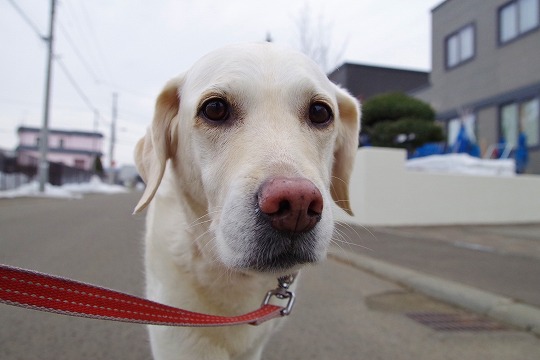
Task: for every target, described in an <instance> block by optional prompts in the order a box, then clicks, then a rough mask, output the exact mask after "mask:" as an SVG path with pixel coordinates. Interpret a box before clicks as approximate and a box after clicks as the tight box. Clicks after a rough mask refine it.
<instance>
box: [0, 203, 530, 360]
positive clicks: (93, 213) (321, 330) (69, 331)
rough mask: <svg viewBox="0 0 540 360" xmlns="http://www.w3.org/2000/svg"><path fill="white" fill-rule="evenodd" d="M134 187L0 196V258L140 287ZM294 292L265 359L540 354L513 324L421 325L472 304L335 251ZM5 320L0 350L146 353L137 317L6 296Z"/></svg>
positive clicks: (34, 355) (13, 355) (70, 355)
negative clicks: (343, 259)
mask: <svg viewBox="0 0 540 360" xmlns="http://www.w3.org/2000/svg"><path fill="white" fill-rule="evenodd" d="M138 195H139V194H136V193H134V194H124V195H93V196H87V197H86V198H84V199H82V200H55V199H15V200H5V199H0V262H3V263H7V264H10V265H15V266H19V267H27V268H31V269H34V270H38V271H44V272H49V273H53V274H56V275H61V276H65V277H69V278H74V279H77V280H82V281H85V282H90V283H94V284H97V285H101V286H105V287H109V288H113V289H117V290H120V291H126V292H129V293H132V294H135V295H142V288H143V280H142V279H143V270H142V241H141V239H142V233H143V230H144V217H143V216H132V215H131V210H132V208H133V206H134V205H135V204H136V202H137V198H138ZM360 235H361V237H362V236H364V235H365V234H360ZM355 236H356V235H355ZM349 240H354V239H353V238H352V237H349ZM359 249H362V248H359ZM381 251H382V250H381ZM386 251H392V250H391V249H390V248H388V249H386ZM297 296H298V302H297V305H296V307H295V309H294V312H293V314H292V315H291V316H290V317H289V318H288V319H286V323H285V325H284V326H283V328H282V331H281V332H279V333H278V334H276V335H275V336H274V337H273V338H272V340H271V341H270V343H269V344H268V346H267V348H266V350H265V353H264V356H263V358H264V359H266V360H277V359H370V360H374V359H389V360H394V359H398V360H399V359H403V360H413V359H414V360H422V359H426V360H428V359H429V360H437V359H450V360H453V359H455V360H457V359H459V360H467V359H471V360H472V359H474V360H476V359H490V360H493V359H494V360H498V359H500V360H508V359H525V360H527V359H530V360H537V359H538V358H540V340H539V339H538V338H537V337H534V336H533V335H531V334H530V333H527V332H523V331H518V330H516V329H512V328H511V327H506V328H505V330H497V331H481V332H477V331H436V330H433V329H432V328H429V327H427V326H424V325H421V324H419V323H417V322H416V321H413V320H411V319H410V318H409V317H408V316H407V314H409V313H412V312H437V313H452V314H458V315H468V316H469V315H471V314H468V313H466V312H464V311H462V310H459V309H455V308H452V307H450V306H448V305H446V304H443V303H440V302H437V301H433V300H431V299H429V298H426V297H424V296H422V295H420V294H416V293H411V292H410V291H408V290H406V289H404V288H402V287H400V286H399V285H397V284H394V283H392V282H390V281H387V280H384V279H381V278H378V277H376V276H373V275H372V274H369V273H366V272H362V271H359V270H357V269H354V268H352V267H349V266H347V265H344V264H340V263H337V262H335V261H327V262H326V263H325V264H322V265H318V266H316V267H313V268H309V269H306V271H303V272H302V276H301V280H300V286H299V289H298V293H297ZM275 321H283V320H282V319H280V320H275ZM0 324H1V325H0V359H7V360H11V359H25V360H26V359H29V360H31V359H149V358H150V352H149V346H148V342H147V337H146V331H145V328H144V326H141V325H136V324H123V323H115V322H105V321H97V320H89V319H79V318H70V317H66V316H60V315H54V314H47V313H40V312H36V311H30V310H24V309H18V308H15V307H11V306H7V305H0ZM499 325H500V324H499ZM502 325H503V326H504V324H502Z"/></svg>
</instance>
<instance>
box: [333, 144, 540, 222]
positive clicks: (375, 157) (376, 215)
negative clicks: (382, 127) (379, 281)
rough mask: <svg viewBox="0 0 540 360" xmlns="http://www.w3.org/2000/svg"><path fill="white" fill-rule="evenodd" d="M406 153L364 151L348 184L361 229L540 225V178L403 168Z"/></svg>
mask: <svg viewBox="0 0 540 360" xmlns="http://www.w3.org/2000/svg"><path fill="white" fill-rule="evenodd" d="M405 161H406V153H405V151H404V150H395V149H385V148H362V149H360V150H359V151H358V154H357V158H356V164H355V169H354V172H353V175H352V180H351V184H350V188H351V206H352V209H353V211H354V213H355V216H354V217H352V218H351V217H350V216H348V215H347V214H345V213H344V212H343V211H341V210H337V211H336V214H337V220H340V221H346V222H354V223H357V224H360V225H381V226H393V225H395V226H397V225H439V224H494V223H530V222H540V176H528V175H521V176H515V177H489V176H473V175H453V174H451V175H450V174H432V173H423V172H415V171H407V170H406V169H405Z"/></svg>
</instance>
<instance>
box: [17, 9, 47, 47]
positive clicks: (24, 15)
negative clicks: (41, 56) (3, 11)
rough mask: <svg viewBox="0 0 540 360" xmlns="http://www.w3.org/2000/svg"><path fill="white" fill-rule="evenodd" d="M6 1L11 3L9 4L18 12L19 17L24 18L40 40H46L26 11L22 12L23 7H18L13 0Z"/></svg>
mask: <svg viewBox="0 0 540 360" xmlns="http://www.w3.org/2000/svg"><path fill="white" fill-rule="evenodd" d="M8 2H9V3H10V4H11V6H13V8H14V9H15V11H17V13H19V15H20V16H21V18H22V19H23V20H24V22H26V24H27V25H28V26H30V27H31V28H32V30H34V32H35V33H36V35H37V36H38V37H39V38H40V39H41V40H47V37H46V36H44V35H43V34H42V33H41V30H39V28H38V27H37V25H36V24H35V23H34V22H33V21H32V19H30V17H29V16H28V15H26V13H25V12H24V10H23V9H21V8H20V7H19V5H17V3H16V2H15V1H13V0H8Z"/></svg>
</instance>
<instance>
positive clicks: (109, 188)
mask: <svg viewBox="0 0 540 360" xmlns="http://www.w3.org/2000/svg"><path fill="white" fill-rule="evenodd" d="M127 191H128V190H127V189H126V188H125V187H123V186H120V185H110V184H105V183H104V182H102V181H101V179H100V178H99V177H97V176H93V177H92V178H91V179H90V181H89V182H87V183H81V184H66V185H63V186H53V185H51V184H46V186H45V192H44V193H41V192H39V184H38V182H37V181H34V182H31V183H28V184H25V185H21V186H20V187H18V188H16V189H13V190H7V191H0V198H16V197H54V198H68V199H80V198H82V196H83V194H118V193H125V192H127Z"/></svg>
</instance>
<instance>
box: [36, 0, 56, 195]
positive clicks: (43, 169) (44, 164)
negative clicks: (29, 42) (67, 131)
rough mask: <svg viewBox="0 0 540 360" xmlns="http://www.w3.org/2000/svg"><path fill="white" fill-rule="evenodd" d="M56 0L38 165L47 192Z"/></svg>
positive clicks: (53, 3)
mask: <svg viewBox="0 0 540 360" xmlns="http://www.w3.org/2000/svg"><path fill="white" fill-rule="evenodd" d="M55 8H56V0H51V15H50V23H49V37H47V38H44V39H43V40H45V41H46V42H47V43H48V55H47V73H46V79H45V104H44V105H43V125H42V127H41V136H40V140H39V141H40V142H39V146H40V149H39V150H40V158H39V166H38V177H39V191H40V192H45V184H46V183H47V182H48V181H49V162H48V161H47V150H48V149H49V112H50V111H49V106H50V102H51V77H52V58H53V36H54V13H55Z"/></svg>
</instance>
